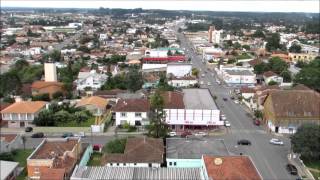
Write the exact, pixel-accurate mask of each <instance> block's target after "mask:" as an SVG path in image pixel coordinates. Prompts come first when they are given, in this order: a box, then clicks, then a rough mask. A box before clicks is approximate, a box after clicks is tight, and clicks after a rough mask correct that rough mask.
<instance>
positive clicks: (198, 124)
mask: <svg viewBox="0 0 320 180" xmlns="http://www.w3.org/2000/svg"><path fill="white" fill-rule="evenodd" d="M164 96H165V97H164V99H165V109H164V111H165V112H166V123H167V124H168V125H169V126H170V127H171V129H172V130H174V131H184V130H185V129H195V128H196V129H207V128H209V129H210V128H214V127H215V126H222V125H223V124H224V123H223V121H220V110H219V109H218V108H217V106H216V104H215V102H214V100H213V98H212V96H211V94H210V92H209V90H208V89H183V91H182V93H180V92H171V91H169V92H166V94H164Z"/></svg>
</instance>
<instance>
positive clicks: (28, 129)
mask: <svg viewBox="0 0 320 180" xmlns="http://www.w3.org/2000/svg"><path fill="white" fill-rule="evenodd" d="M24 131H25V132H32V131H33V128H32V127H26V129H25V130H24Z"/></svg>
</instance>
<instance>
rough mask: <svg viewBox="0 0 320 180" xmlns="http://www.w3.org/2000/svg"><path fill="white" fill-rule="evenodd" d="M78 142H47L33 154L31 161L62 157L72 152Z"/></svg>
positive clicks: (70, 140) (73, 140)
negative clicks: (67, 152)
mask: <svg viewBox="0 0 320 180" xmlns="http://www.w3.org/2000/svg"><path fill="white" fill-rule="evenodd" d="M77 143H78V140H75V139H68V140H67V141H52V142H51V141H47V140H45V142H44V144H42V146H41V147H40V148H39V149H38V150H37V151H36V152H35V153H34V154H33V156H32V157H31V158H30V159H52V158H54V157H56V156H62V155H63V153H64V152H66V151H72V149H73V148H74V147H75V146H76V144H77Z"/></svg>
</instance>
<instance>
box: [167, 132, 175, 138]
mask: <svg viewBox="0 0 320 180" xmlns="http://www.w3.org/2000/svg"><path fill="white" fill-rule="evenodd" d="M168 135H169V136H170V137H173V136H176V135H177V133H176V132H173V131H172V132H169V133H168Z"/></svg>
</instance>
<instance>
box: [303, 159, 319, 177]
mask: <svg viewBox="0 0 320 180" xmlns="http://www.w3.org/2000/svg"><path fill="white" fill-rule="evenodd" d="M304 164H305V165H306V166H307V167H308V168H312V169H309V170H310V172H311V173H312V175H313V177H314V178H315V179H320V161H311V162H308V161H306V162H304ZM316 170H317V171H316Z"/></svg>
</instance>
